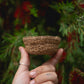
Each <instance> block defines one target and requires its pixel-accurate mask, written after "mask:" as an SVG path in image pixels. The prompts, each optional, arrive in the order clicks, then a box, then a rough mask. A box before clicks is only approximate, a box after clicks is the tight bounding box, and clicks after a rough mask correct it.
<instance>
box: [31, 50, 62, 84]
mask: <svg viewBox="0 0 84 84" xmlns="http://www.w3.org/2000/svg"><path fill="white" fill-rule="evenodd" d="M62 53H63V49H59V50H58V52H57V54H56V55H55V56H54V57H52V58H51V59H50V60H48V61H47V62H45V63H44V64H43V65H41V66H39V67H37V68H35V69H33V70H31V71H30V72H29V74H30V77H31V78H33V80H31V81H30V84H58V79H57V74H56V70H55V65H56V64H57V63H58V61H59V59H60V58H61V56H62Z"/></svg>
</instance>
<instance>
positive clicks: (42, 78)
mask: <svg viewBox="0 0 84 84" xmlns="http://www.w3.org/2000/svg"><path fill="white" fill-rule="evenodd" d="M46 81H52V82H54V83H56V82H57V75H56V73H55V72H46V73H42V74H40V75H38V76H37V77H36V78H34V79H33V80H32V81H30V84H41V83H44V82H46Z"/></svg>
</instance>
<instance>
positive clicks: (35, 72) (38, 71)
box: [30, 64, 55, 78]
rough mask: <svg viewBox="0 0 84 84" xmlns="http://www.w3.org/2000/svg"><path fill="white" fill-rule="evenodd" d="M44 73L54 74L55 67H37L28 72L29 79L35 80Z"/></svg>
mask: <svg viewBox="0 0 84 84" xmlns="http://www.w3.org/2000/svg"><path fill="white" fill-rule="evenodd" d="M45 72H55V67H54V66H53V65H51V64H49V65H43V66H39V67H37V68H35V69H33V70H31V71H30V77H31V78H35V77H36V76H38V75H39V74H41V73H45Z"/></svg>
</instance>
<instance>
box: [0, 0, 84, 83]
mask: <svg viewBox="0 0 84 84" xmlns="http://www.w3.org/2000/svg"><path fill="white" fill-rule="evenodd" d="M80 1H81V0H78V1H77V2H75V3H73V2H68V1H66V3H64V2H59V3H57V2H54V1H52V3H53V4H51V3H50V4H49V7H47V8H46V7H45V4H46V2H45V4H44V3H43V4H42V3H41V2H40V1H39V2H40V3H37V1H36V3H34V4H33V5H31V4H29V5H31V6H32V8H30V9H28V10H29V12H26V11H25V12H24V11H22V12H24V14H27V13H28V15H29V18H30V19H31V20H29V21H31V23H27V21H26V22H25V23H24V24H22V20H23V22H24V18H28V17H27V16H21V17H19V18H14V17H12V16H11V15H12V14H13V13H14V12H15V8H16V9H17V5H18V4H19V5H20V4H21V3H22V2H23V0H21V1H20V0H18V1H14V0H9V2H10V3H9V2H8V1H6V3H5V8H6V7H7V8H8V10H7V11H6V10H5V11H6V12H7V13H6V15H5V14H4V15H5V16H4V17H1V16H0V27H1V28H2V29H3V33H2V35H1V39H2V41H1V47H0V61H1V62H0V63H1V64H0V65H2V64H3V65H4V68H3V67H2V68H3V69H4V70H3V71H2V70H1V72H3V73H2V74H1V75H0V78H1V79H0V82H1V83H0V84H11V82H12V79H13V77H14V74H15V72H16V70H17V68H18V63H19V60H20V52H19V50H18V47H19V46H24V44H23V40H22V39H23V37H24V36H38V35H59V36H61V38H62V41H61V43H60V46H59V48H60V47H62V48H64V50H65V52H66V54H67V55H66V58H65V60H64V61H63V62H62V63H59V64H57V67H56V68H57V70H59V69H60V70H61V73H60V74H61V75H62V83H61V84H69V73H70V71H72V69H73V68H79V69H80V70H82V71H84V13H83V12H84V10H83V9H81V7H79V2H80ZM16 2H17V5H16ZM32 2H33V0H32ZM0 3H3V1H2V0H0ZM11 5H12V7H10V6H11ZM39 5H41V6H43V7H40V6H39ZM50 8H51V10H54V12H57V13H59V16H60V18H59V19H58V21H57V22H56V23H55V25H56V26H54V27H52V26H50V24H52V22H51V23H49V24H48V26H46V23H47V22H48V21H49V20H51V18H52V17H51V16H52V15H51V13H53V12H52V11H50ZM46 9H47V10H46ZM49 11H50V12H51V13H50V15H49V13H48V14H47V12H49ZM38 12H40V13H41V14H43V15H44V16H41V15H40V14H38ZM48 15H49V16H48ZM53 16H54V14H53ZM9 17H10V18H12V20H11V19H10V18H9ZM50 17H51V18H50ZM4 18H7V19H6V23H7V24H4V22H5V19H4ZM57 18H58V16H57ZM57 18H56V19H57ZM9 20H10V21H9ZM46 21H47V22H46ZM3 24H4V25H5V27H6V26H7V27H10V25H12V28H11V29H9V30H6V29H4V25H3ZM17 25H19V26H20V29H18V28H15V27H16V26H17ZM53 32H55V34H54V33H53ZM74 32H75V33H74ZM50 58H51V57H49V56H47V55H44V56H34V55H32V56H30V59H31V65H30V70H31V69H33V68H36V67H37V66H39V65H40V64H42V63H43V62H45V61H47V60H48V59H50Z"/></svg>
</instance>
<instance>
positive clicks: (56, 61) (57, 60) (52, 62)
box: [44, 48, 63, 65]
mask: <svg viewBox="0 0 84 84" xmlns="http://www.w3.org/2000/svg"><path fill="white" fill-rule="evenodd" d="M62 53H63V49H62V48H60V49H59V50H58V52H57V54H56V55H55V56H54V57H52V58H51V59H50V60H48V61H47V62H45V63H44V64H52V65H56V64H57V63H58V62H59V60H60V58H61V56H62Z"/></svg>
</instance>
